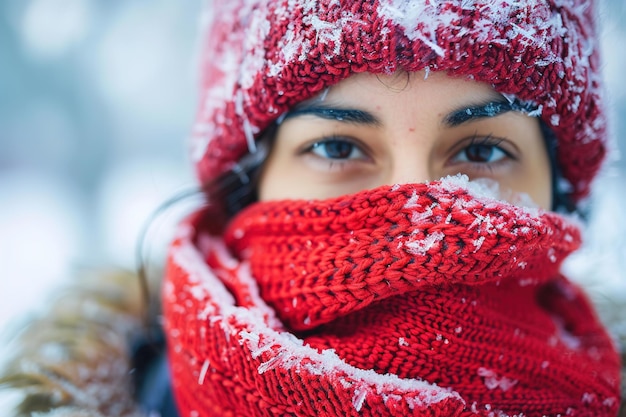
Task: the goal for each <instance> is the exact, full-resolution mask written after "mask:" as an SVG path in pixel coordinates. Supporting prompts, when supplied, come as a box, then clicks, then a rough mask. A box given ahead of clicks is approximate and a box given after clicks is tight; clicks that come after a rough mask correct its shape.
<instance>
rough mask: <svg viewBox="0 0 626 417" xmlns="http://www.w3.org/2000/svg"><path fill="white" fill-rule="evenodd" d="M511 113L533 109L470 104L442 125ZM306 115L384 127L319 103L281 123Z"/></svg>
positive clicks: (369, 116)
mask: <svg viewBox="0 0 626 417" xmlns="http://www.w3.org/2000/svg"><path fill="white" fill-rule="evenodd" d="M511 111H521V112H529V111H531V109H530V108H527V106H524V105H522V104H521V103H517V102H515V101H513V102H510V101H505V100H491V101H488V102H486V103H481V104H470V105H469V106H463V107H461V108H458V109H456V110H453V111H452V112H450V113H448V114H447V115H446V116H445V117H444V118H443V121H442V123H443V124H444V125H445V126H447V127H457V126H460V125H462V124H465V123H469V122H473V121H476V120H480V119H486V118H491V117H496V116H500V115H502V114H504V113H508V112H511ZM305 115H311V116H315V117H319V118H322V119H326V120H333V121H338V122H347V123H353V124H358V125H371V126H381V125H382V122H381V121H380V119H379V118H378V117H376V116H375V115H373V114H372V113H370V112H368V111H365V110H359V109H350V108H341V107H331V106H327V105H320V104H317V103H316V104H306V105H303V106H300V107H296V108H295V109H293V110H291V111H289V112H288V113H286V114H285V115H284V116H283V117H282V118H280V119H279V123H282V122H283V121H284V120H287V119H291V118H294V117H299V116H305Z"/></svg>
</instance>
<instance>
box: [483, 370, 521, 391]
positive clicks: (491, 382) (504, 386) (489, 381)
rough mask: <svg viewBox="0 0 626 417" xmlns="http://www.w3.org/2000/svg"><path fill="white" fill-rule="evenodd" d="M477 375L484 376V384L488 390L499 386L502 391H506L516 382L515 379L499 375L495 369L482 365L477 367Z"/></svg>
mask: <svg viewBox="0 0 626 417" xmlns="http://www.w3.org/2000/svg"><path fill="white" fill-rule="evenodd" d="M478 376H480V377H482V378H484V383H485V386H486V387H487V389H490V390H494V389H496V388H499V389H501V390H502V391H508V390H510V389H511V388H513V387H514V386H515V385H517V382H518V381H517V380H516V379H511V378H508V377H506V376H499V375H498V374H497V373H496V372H495V371H493V370H491V369H488V368H483V367H481V368H478Z"/></svg>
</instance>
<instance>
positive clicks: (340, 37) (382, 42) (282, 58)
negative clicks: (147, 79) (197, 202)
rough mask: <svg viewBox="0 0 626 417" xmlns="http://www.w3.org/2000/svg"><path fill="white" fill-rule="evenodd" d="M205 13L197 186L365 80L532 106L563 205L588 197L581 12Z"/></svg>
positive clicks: (595, 93) (593, 131)
mask: <svg viewBox="0 0 626 417" xmlns="http://www.w3.org/2000/svg"><path fill="white" fill-rule="evenodd" d="M213 3H214V4H213V10H212V11H211V16H212V17H211V18H210V19H209V23H208V29H207V31H206V42H205V45H204V48H203V56H204V59H203V64H202V76H203V85H202V91H201V100H200V108H199V110H198V115H197V123H196V126H195V129H194V133H193V140H192V146H193V150H192V153H193V158H194V160H195V161H196V165H197V171H198V175H199V177H200V179H201V180H202V182H203V183H208V182H209V181H211V180H212V179H214V178H215V177H216V176H217V175H218V174H220V173H221V172H224V171H226V170H228V169H232V168H234V167H235V168H236V163H237V161H238V160H239V158H241V157H242V155H243V154H245V152H246V151H248V150H249V151H250V152H254V151H255V149H256V145H255V140H256V139H257V138H258V137H259V135H260V133H261V132H262V131H263V130H264V129H266V128H267V127H268V126H269V125H270V124H271V123H272V122H273V121H275V120H276V119H277V118H278V117H279V116H280V115H281V114H283V113H285V112H286V111H287V110H289V109H290V108H292V107H293V106H294V105H295V104H297V103H299V102H301V101H302V100H305V99H308V98H311V97H312V96H314V95H315V94H317V93H320V92H321V91H323V90H324V89H325V88H327V87H329V86H332V85H333V84H335V83H337V82H339V81H340V80H342V79H345V78H346V77H348V76H350V74H354V73H360V72H366V71H367V72H371V73H376V74H388V73H392V72H394V71H398V70H405V71H420V70H426V71H445V72H447V73H449V74H450V75H453V76H460V77H468V78H470V79H475V80H477V81H482V82H486V83H488V84H490V85H493V87H494V88H495V89H496V90H497V91H499V92H501V93H503V94H504V95H505V96H507V97H509V98H512V97H516V98H517V99H519V100H521V101H523V102H528V103H533V104H534V105H536V106H537V107H538V109H537V112H536V114H537V115H540V116H541V118H542V120H543V121H544V122H545V123H546V124H547V125H548V126H550V127H551V128H552V129H553V130H554V132H555V133H556V136H557V138H558V141H559V145H558V149H557V151H558V161H559V165H560V167H561V168H562V170H563V174H564V177H565V179H566V180H568V181H569V182H570V183H571V184H570V185H571V190H570V191H571V194H572V197H573V198H574V199H579V198H580V197H582V196H584V195H586V194H587V193H588V191H589V186H590V182H591V180H592V178H593V177H594V175H595V174H596V172H597V171H598V169H599V167H600V165H601V162H602V160H603V158H604V155H605V140H606V121H605V116H604V112H603V101H602V99H601V79H600V62H599V57H598V50H599V45H598V41H597V37H596V34H595V26H594V20H593V17H594V16H593V14H594V10H593V7H592V3H593V1H589V0H446V1H431V0H414V1H407V0H375V1H370V0H367V1H363V0H361V1H358V0H350V1H342V0H229V1H221V2H217V1H215V2H213ZM211 19H212V20H211Z"/></svg>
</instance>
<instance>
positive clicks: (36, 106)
mask: <svg viewBox="0 0 626 417" xmlns="http://www.w3.org/2000/svg"><path fill="white" fill-rule="evenodd" d="M200 3H201V0H186V1H183V2H177V1H171V0H169V1H168V0H2V1H1V2H0V362H1V360H2V356H1V355H2V353H1V352H2V348H3V345H2V344H3V343H6V337H7V336H10V335H12V334H15V332H17V331H19V328H20V327H21V326H22V325H23V323H24V321H25V319H26V318H28V317H32V315H33V314H36V313H37V312H39V311H41V307H42V306H43V305H45V302H46V300H47V299H48V298H49V297H50V294H51V291H52V290H53V289H54V288H55V287H58V286H59V285H60V284H61V283H63V282H66V281H67V280H68V279H69V278H70V277H71V276H72V271H73V270H75V269H76V268H77V267H81V266H90V265H96V266H98V265H119V266H122V267H126V268H133V267H134V265H135V259H134V253H135V245H136V242H137V238H138V234H139V230H140V228H141V226H142V223H143V222H144V221H145V219H146V218H147V217H148V215H149V214H150V212H151V211H152V210H153V209H154V208H156V207H157V206H158V204H159V203H160V202H161V201H163V200H164V199H166V198H167V197H169V196H171V195H173V194H174V193H176V192H177V191H180V190H181V189H183V188H185V187H189V186H190V185H193V183H194V182H193V181H194V180H193V178H192V174H191V168H190V166H189V163H188V161H187V155H186V146H185V140H186V138H187V135H188V133H189V131H190V126H191V122H192V120H193V115H194V111H195V100H196V96H195V86H196V82H197V78H196V51H197V39H196V35H197V28H198V25H199V20H200ZM601 19H602V39H603V42H602V49H603V52H604V72H605V76H606V78H607V81H608V91H609V94H610V100H611V110H612V112H613V125H612V129H613V134H614V136H615V138H617V139H618V140H617V141H616V143H617V145H616V146H617V148H618V149H617V150H621V153H622V154H626V139H625V136H626V81H625V80H624V78H623V77H624V74H625V71H624V70H625V68H626V48H625V47H624V45H625V44H626V24H625V23H624V22H626V0H603V1H602V11H601ZM625 184H626V163H625V162H624V161H623V160H621V161H616V162H614V163H612V164H611V165H610V167H609V169H607V171H606V172H605V174H604V176H603V178H602V179H600V180H599V181H598V183H597V190H596V191H597V192H596V193H595V195H594V203H595V211H594V216H593V218H592V219H591V221H590V230H589V231H588V236H587V245H586V247H585V248H584V249H583V250H582V251H581V252H580V253H579V254H578V255H577V256H575V257H574V258H573V259H572V260H571V261H570V263H569V264H568V266H567V269H568V271H569V273H570V275H573V276H574V277H575V278H576V279H577V280H579V282H582V283H583V284H584V285H585V286H587V287H588V288H589V291H590V293H591V295H592V297H593V298H594V300H597V301H598V303H599V304H600V305H601V306H605V305H607V303H609V302H610V303H613V302H621V303H622V304H623V305H625V306H626V208H625V207H626V185H625ZM163 228H164V230H162V232H163V233H160V235H162V236H164V237H165V236H167V230H168V229H167V226H163ZM612 313H613V315H614V316H615V317H616V318H617V320H615V321H613V322H612V323H611V328H612V329H613V331H614V332H618V333H619V332H621V333H622V334H626V323H625V322H626V311H624V312H623V313H622V312H621V311H619V310H615V309H613V310H612ZM620 318H621V320H620ZM620 322H621V323H622V324H621V325H620ZM616 323H617V324H616ZM0 410H2V403H1V401H0Z"/></svg>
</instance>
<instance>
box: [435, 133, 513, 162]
mask: <svg viewBox="0 0 626 417" xmlns="http://www.w3.org/2000/svg"><path fill="white" fill-rule="evenodd" d="M472 145H486V146H495V147H497V148H498V149H500V150H501V151H502V152H504V154H505V155H506V156H507V157H509V158H511V159H513V160H518V159H519V157H518V155H519V151H518V149H517V147H516V146H515V144H514V143H512V142H511V141H509V140H507V139H506V138H502V137H498V136H493V135H492V134H488V135H479V134H477V133H475V134H473V135H472V136H468V137H466V138H464V139H461V140H460V141H458V142H456V143H455V144H454V145H453V146H452V147H451V148H450V149H449V150H448V152H447V154H448V157H453V156H455V155H457V154H458V153H459V152H461V151H462V150H463V149H465V148H467V147H469V146H472Z"/></svg>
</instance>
